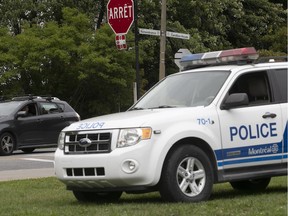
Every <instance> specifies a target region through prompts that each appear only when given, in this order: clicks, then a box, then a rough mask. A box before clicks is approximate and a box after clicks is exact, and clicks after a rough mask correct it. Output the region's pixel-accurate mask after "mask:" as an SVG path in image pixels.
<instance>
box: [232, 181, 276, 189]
mask: <svg viewBox="0 0 288 216" xmlns="http://www.w3.org/2000/svg"><path fill="white" fill-rule="evenodd" d="M270 180H271V178H262V179H250V180H244V181H235V182H230V184H231V186H232V187H233V188H234V189H235V190H242V191H262V190H265V189H266V187H267V186H268V185H269V183H270Z"/></svg>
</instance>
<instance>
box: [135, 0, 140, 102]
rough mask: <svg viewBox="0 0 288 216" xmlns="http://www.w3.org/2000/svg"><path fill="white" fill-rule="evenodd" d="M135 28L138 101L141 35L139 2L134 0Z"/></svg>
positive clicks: (137, 96) (137, 92)
mask: <svg viewBox="0 0 288 216" xmlns="http://www.w3.org/2000/svg"><path fill="white" fill-rule="evenodd" d="M134 27H135V30H134V31H135V58H136V65H135V66H136V100H138V99H139V98H140V72H139V33H138V2H137V0H134ZM134 100H135V99H134ZM134 102H136V101H134Z"/></svg>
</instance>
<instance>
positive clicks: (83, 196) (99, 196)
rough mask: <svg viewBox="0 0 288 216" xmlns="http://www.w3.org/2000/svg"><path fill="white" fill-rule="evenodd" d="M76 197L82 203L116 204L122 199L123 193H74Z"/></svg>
mask: <svg viewBox="0 0 288 216" xmlns="http://www.w3.org/2000/svg"><path fill="white" fill-rule="evenodd" d="M73 194H74V196H75V197H76V199H77V200H78V201H80V202H116V201H118V200H119V199H120V197H121V195H122V191H115V192H114V191H113V192H103V193H99V192H87V191H73Z"/></svg>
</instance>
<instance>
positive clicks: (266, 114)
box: [262, 112, 277, 119]
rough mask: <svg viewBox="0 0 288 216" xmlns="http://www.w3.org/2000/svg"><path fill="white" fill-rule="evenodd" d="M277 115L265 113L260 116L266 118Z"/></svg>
mask: <svg viewBox="0 0 288 216" xmlns="http://www.w3.org/2000/svg"><path fill="white" fill-rule="evenodd" d="M276 116H277V115H276V114H275V113H269V112H267V113H265V114H264V115H263V116H262V118H264V119H266V118H275V117H276Z"/></svg>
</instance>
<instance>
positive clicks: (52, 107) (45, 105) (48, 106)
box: [40, 102, 61, 115]
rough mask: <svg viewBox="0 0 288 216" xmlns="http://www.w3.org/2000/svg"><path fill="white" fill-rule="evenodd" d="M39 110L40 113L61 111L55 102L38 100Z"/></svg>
mask: <svg viewBox="0 0 288 216" xmlns="http://www.w3.org/2000/svg"><path fill="white" fill-rule="evenodd" d="M40 110H41V114H42V115H45V114H53V113H59V112H61V110H60V109H59V107H58V106H57V104H55V103H49V102H40Z"/></svg>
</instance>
